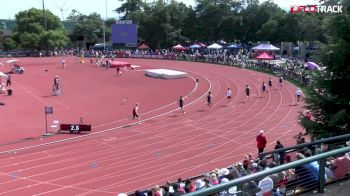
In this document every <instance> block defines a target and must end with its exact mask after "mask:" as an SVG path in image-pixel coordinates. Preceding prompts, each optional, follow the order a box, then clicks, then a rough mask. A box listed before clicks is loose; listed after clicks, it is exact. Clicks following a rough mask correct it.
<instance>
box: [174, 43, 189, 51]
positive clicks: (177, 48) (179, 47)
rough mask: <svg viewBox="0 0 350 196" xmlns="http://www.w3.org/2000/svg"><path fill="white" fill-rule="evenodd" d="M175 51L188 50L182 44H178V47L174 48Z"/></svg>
mask: <svg viewBox="0 0 350 196" xmlns="http://www.w3.org/2000/svg"><path fill="white" fill-rule="evenodd" d="M173 49H174V50H186V48H185V47H183V46H182V45H181V44H178V45H176V46H173Z"/></svg>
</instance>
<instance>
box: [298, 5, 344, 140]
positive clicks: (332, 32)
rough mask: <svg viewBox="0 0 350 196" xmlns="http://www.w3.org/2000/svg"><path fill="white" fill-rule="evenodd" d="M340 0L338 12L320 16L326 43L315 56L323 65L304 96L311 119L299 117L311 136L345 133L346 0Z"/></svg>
mask: <svg viewBox="0 0 350 196" xmlns="http://www.w3.org/2000/svg"><path fill="white" fill-rule="evenodd" d="M342 3H343V8H345V9H343V13H342V14H334V15H331V16H329V17H327V18H326V19H325V20H324V24H325V29H326V36H327V37H328V43H327V44H326V45H325V46H324V47H323V48H322V50H321V52H320V54H319V59H320V60H321V62H322V64H323V65H324V66H326V69H325V70H324V71H321V72H319V73H317V74H315V75H314V78H313V79H314V81H315V82H314V85H315V90H314V91H313V92H312V93H311V95H310V96H309V97H307V98H306V103H307V105H306V108H307V109H308V110H310V111H311V112H312V113H313V114H314V117H315V119H313V120H309V119H307V118H306V117H305V116H302V118H301V124H302V125H303V126H304V127H305V128H306V129H307V130H308V131H309V133H310V134H311V135H312V136H315V137H329V136H334V135H341V134H345V133H349V122H350V96H349V92H350V71H349V65H350V3H349V1H346V0H344V1H343V2H342Z"/></svg>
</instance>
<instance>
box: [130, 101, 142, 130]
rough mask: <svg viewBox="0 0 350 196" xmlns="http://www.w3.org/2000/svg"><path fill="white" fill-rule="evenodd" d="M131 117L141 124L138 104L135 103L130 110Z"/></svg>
mask: <svg viewBox="0 0 350 196" xmlns="http://www.w3.org/2000/svg"><path fill="white" fill-rule="evenodd" d="M132 118H133V119H134V120H135V119H136V118H137V124H139V125H140V124H141V121H140V114H139V104H138V103H136V104H135V106H134V108H133V110H132Z"/></svg>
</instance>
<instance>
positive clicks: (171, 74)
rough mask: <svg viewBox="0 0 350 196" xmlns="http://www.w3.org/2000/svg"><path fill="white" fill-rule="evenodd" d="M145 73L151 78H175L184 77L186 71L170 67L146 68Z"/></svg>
mask: <svg viewBox="0 0 350 196" xmlns="http://www.w3.org/2000/svg"><path fill="white" fill-rule="evenodd" d="M145 75H146V76H148V77H152V78H162V79H177V78H186V77H187V73H186V72H182V71H175V70H170V69H147V70H145Z"/></svg>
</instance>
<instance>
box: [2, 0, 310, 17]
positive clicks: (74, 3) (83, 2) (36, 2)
mask: <svg viewBox="0 0 350 196" xmlns="http://www.w3.org/2000/svg"><path fill="white" fill-rule="evenodd" d="M146 1H152V0H146ZM178 1H179V2H183V3H185V4H186V5H192V6H195V0H178ZM262 1H265V0H260V2H262ZM273 1H274V2H275V3H277V4H278V5H279V6H280V7H281V8H283V9H287V10H288V9H289V7H290V6H291V5H305V4H317V0H273ZM0 2H1V6H0V19H14V18H15V15H16V13H18V12H20V11H23V10H27V9H30V8H32V7H35V8H39V9H42V0H0ZM44 2H45V9H49V10H50V11H51V12H53V13H54V14H55V15H57V16H58V17H59V18H61V19H62V18H63V17H64V18H66V17H67V16H68V15H69V14H70V13H71V10H72V9H76V10H78V11H79V12H80V13H82V14H89V13H92V12H97V13H99V14H101V17H102V18H106V10H107V17H108V18H116V19H118V18H119V16H118V14H117V13H115V12H114V11H113V10H114V9H116V8H117V7H119V6H120V5H121V4H122V2H121V1H119V0H44ZM106 4H107V9H106Z"/></svg>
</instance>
